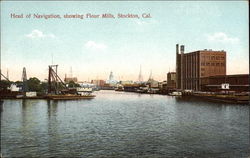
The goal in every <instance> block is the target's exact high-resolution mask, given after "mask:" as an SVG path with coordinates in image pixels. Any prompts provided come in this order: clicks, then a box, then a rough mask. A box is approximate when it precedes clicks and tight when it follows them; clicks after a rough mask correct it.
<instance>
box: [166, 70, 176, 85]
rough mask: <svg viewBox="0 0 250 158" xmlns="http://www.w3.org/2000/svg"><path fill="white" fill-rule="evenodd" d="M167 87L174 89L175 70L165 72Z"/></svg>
mask: <svg viewBox="0 0 250 158" xmlns="http://www.w3.org/2000/svg"><path fill="white" fill-rule="evenodd" d="M167 89H176V72H169V73H168V74H167Z"/></svg>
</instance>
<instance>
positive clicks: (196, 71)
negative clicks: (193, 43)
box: [176, 44, 226, 91]
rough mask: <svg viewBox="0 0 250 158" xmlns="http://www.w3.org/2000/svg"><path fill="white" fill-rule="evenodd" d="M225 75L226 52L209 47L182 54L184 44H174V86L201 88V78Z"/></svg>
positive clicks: (196, 89) (191, 88) (183, 88)
mask: <svg viewBox="0 0 250 158" xmlns="http://www.w3.org/2000/svg"><path fill="white" fill-rule="evenodd" d="M217 75H226V52H225V51H223V50H222V51H213V50H211V49H209V50H207V49H205V50H198V51H194V52H190V53H185V54H184V45H181V46H180V53H179V44H177V45H176V87H177V89H181V90H185V89H188V90H195V91H199V90H201V78H204V77H209V76H217Z"/></svg>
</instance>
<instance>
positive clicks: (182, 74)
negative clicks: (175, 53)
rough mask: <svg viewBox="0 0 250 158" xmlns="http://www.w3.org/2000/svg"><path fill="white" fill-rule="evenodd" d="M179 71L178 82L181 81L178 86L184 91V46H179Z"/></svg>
mask: <svg viewBox="0 0 250 158" xmlns="http://www.w3.org/2000/svg"><path fill="white" fill-rule="evenodd" d="M180 62H181V71H180V73H181V75H180V77H181V78H180V80H181V83H180V84H181V85H180V87H181V90H183V89H184V45H181V61H180Z"/></svg>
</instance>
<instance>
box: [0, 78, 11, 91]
mask: <svg viewBox="0 0 250 158" xmlns="http://www.w3.org/2000/svg"><path fill="white" fill-rule="evenodd" d="M10 85H11V82H9V81H6V80H1V81H0V90H4V89H7V88H8V87H10Z"/></svg>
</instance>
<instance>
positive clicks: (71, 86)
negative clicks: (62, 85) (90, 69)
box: [68, 81, 80, 88]
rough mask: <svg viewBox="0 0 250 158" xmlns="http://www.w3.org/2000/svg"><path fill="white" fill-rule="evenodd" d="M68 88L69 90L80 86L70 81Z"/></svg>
mask: <svg viewBox="0 0 250 158" xmlns="http://www.w3.org/2000/svg"><path fill="white" fill-rule="evenodd" d="M68 87H69V88H73V87H80V85H79V84H78V83H75V82H74V81H69V84H68Z"/></svg>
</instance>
